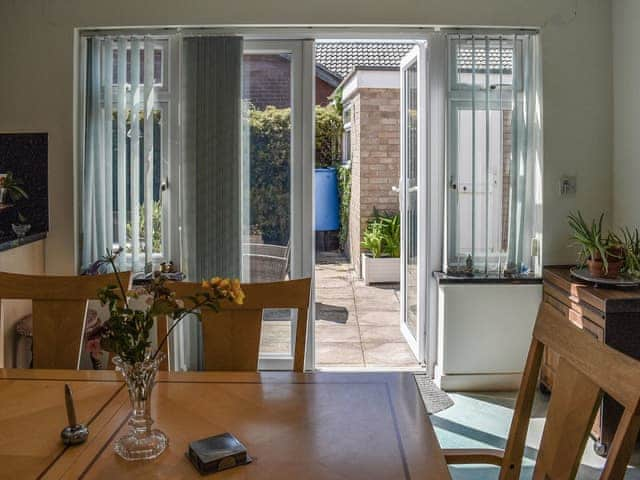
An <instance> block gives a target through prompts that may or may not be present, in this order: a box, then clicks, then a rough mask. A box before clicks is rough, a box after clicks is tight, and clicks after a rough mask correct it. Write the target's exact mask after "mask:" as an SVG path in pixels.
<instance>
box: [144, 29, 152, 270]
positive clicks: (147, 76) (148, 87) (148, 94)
mask: <svg viewBox="0 0 640 480" xmlns="http://www.w3.org/2000/svg"><path fill="white" fill-rule="evenodd" d="M153 93H154V92H153V43H152V41H151V39H150V38H145V40H144V205H145V209H144V213H145V219H144V242H145V259H144V261H145V263H149V262H151V255H152V253H153V104H154V94H153Z"/></svg>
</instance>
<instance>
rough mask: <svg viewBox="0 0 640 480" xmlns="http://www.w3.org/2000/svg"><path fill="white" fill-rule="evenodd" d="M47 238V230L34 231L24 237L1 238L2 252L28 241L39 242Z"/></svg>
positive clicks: (0, 248) (0, 247) (0, 249)
mask: <svg viewBox="0 0 640 480" xmlns="http://www.w3.org/2000/svg"><path fill="white" fill-rule="evenodd" d="M45 238H47V232H34V233H31V234H29V235H26V236H24V237H22V238H8V239H4V240H0V252H4V251H5V250H11V249H12V248H16V247H21V246H22V245H26V244H28V243H33V242H37V241H38V240H43V239H45Z"/></svg>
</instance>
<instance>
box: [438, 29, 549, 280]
mask: <svg viewBox="0 0 640 480" xmlns="http://www.w3.org/2000/svg"><path fill="white" fill-rule="evenodd" d="M448 48H449V69H448V71H449V87H448V112H449V114H448V115H449V125H448V129H447V137H448V141H447V144H448V149H447V170H448V175H447V176H448V187H449V188H448V192H449V193H448V196H447V242H446V245H447V247H446V248H447V257H446V258H447V271H449V272H450V273H458V272H462V271H463V272H465V273H467V274H484V275H488V274H494V273H496V272H497V273H500V274H502V273H508V274H536V273H539V262H540V241H541V226H542V225H541V224H542V212H541V207H542V205H541V175H542V167H541V165H542V124H541V123H542V122H541V81H542V79H541V67H540V52H539V48H540V47H539V39H538V35H537V34H530V33H526V34H516V35H485V34H449V35H448Z"/></svg>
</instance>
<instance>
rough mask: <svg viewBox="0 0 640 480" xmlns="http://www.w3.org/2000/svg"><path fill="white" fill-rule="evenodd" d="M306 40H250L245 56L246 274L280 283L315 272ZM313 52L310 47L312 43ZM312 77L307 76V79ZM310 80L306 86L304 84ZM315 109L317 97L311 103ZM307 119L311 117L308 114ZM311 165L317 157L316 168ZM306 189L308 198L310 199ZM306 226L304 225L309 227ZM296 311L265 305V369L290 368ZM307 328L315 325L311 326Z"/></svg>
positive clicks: (249, 277) (247, 277) (262, 349)
mask: <svg viewBox="0 0 640 480" xmlns="http://www.w3.org/2000/svg"><path fill="white" fill-rule="evenodd" d="M309 51H310V49H309V48H308V46H307V45H306V44H305V42H304V41H297V40H290V41H277V40H251V41H245V43H244V54H243V62H242V100H243V124H242V127H243V138H242V156H243V159H242V212H241V215H242V280H243V281H244V282H251V283H259V282H278V281H284V280H290V279H295V278H303V277H306V276H309V275H310V271H311V270H312V268H313V267H312V266H313V258H312V257H311V256H310V252H311V250H312V249H311V248H310V246H309V245H306V244H305V242H307V241H308V240H307V239H310V238H311V235H309V234H307V235H304V232H305V231H309V232H310V231H311V228H312V227H311V224H310V223H309V222H308V221H307V222H306V223H305V219H308V218H310V217H311V215H308V214H305V210H306V209H307V207H306V205H311V188H309V186H308V185H306V184H305V179H307V178H308V179H310V178H311V175H310V173H309V172H308V170H310V169H309V166H308V165H306V163H309V161H308V159H309V158H312V152H313V150H311V151H310V153H309V152H306V150H305V146H306V144H307V143H309V142H305V141H304V139H303V136H304V135H305V132H304V130H303V125H304V124H305V123H308V119H306V118H305V115H307V114H308V110H309V107H308V105H307V104H308V103H309V102H308V100H307V97H309V96H310V94H309V93H307V90H309V88H308V86H306V85H305V77H304V75H303V66H304V61H305V59H306V57H307V56H308V55H309V53H308V52H309ZM311 51H312V50H311ZM307 83H308V82H307ZM305 87H306V88H305ZM311 107H312V108H313V103H312V104H311ZM303 119H305V121H303ZM312 167H313V164H312V163H311V168H312ZM305 195H307V196H308V197H309V198H306V197H305ZM305 229H306V230H305ZM297 327H298V325H297V318H296V311H295V310H289V309H267V310H265V311H264V312H263V322H262V339H261V345H260V357H259V369H262V370H280V369H283V370H290V369H291V368H292V365H293V356H294V353H295V352H294V350H293V349H294V346H295V338H296V330H297ZM308 330H309V329H308Z"/></svg>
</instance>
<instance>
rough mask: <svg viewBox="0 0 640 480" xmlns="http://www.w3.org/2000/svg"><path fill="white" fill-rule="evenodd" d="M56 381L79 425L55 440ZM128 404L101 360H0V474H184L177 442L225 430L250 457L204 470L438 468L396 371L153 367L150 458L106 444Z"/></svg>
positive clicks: (353, 475) (268, 474)
mask: <svg viewBox="0 0 640 480" xmlns="http://www.w3.org/2000/svg"><path fill="white" fill-rule="evenodd" d="M65 383H69V384H70V385H71V388H72V390H73V394H74V399H75V404H76V410H77V414H78V419H79V421H81V422H82V423H85V424H87V426H88V428H89V438H88V440H87V441H86V442H85V443H83V444H81V445H77V446H72V447H65V446H64V445H63V444H62V442H61V440H60V431H61V430H62V428H63V427H64V426H65V425H66V414H65V407H64V384H65ZM129 413H130V403H129V398H128V394H127V390H126V388H125V387H124V384H123V382H122V380H121V378H120V377H119V376H118V374H116V373H115V372H113V371H72V370H17V369H4V370H3V369H0V478H2V479H5V478H7V479H28V478H43V479H60V478H64V479H76V478H86V479H96V478H107V479H113V480H115V479H125V478H145V479H147V478H158V479H165V478H166V479H190V478H193V479H196V478H200V477H201V476H200V474H199V473H198V472H197V471H196V470H195V468H194V467H193V466H192V465H191V463H190V462H189V460H188V459H187V458H186V457H185V452H186V451H187V448H188V444H189V443H190V442H192V441H194V440H197V439H201V438H204V437H208V436H211V435H215V434H219V433H223V432H230V433H232V434H234V435H235V436H236V437H238V439H239V440H240V441H242V442H243V443H244V444H245V445H246V447H247V450H248V453H249V455H250V456H251V457H252V459H253V461H252V462H251V463H250V464H248V465H244V466H240V467H236V468H233V469H229V470H226V471H223V472H219V473H216V474H213V476H212V478H214V479H216V480H227V479H309V480H313V479H326V480H344V479H351V480H359V479H363V480H364V479H366V480H377V479H380V480H383V479H384V480H396V479H398V480H401V479H404V480H407V479H416V480H417V479H421V480H425V479H429V480H439V479H450V476H449V471H448V469H447V465H446V463H445V459H444V456H443V454H442V451H441V450H440V446H439V444H438V440H437V438H436V435H435V433H434V430H433V427H432V425H431V422H430V421H429V417H428V415H427V414H426V412H425V409H424V405H423V403H422V399H421V398H420V395H419V393H418V390H417V388H416V385H415V380H414V378H413V376H412V375H411V374H408V373H310V374H302V373H290V372H269V373H244V372H243V373H240V372H185V373H168V372H160V373H159V374H158V379H157V383H156V386H155V388H154V391H153V397H152V416H153V418H154V420H155V423H154V427H155V428H159V429H160V430H162V431H164V432H165V433H166V434H167V436H168V437H169V447H168V448H167V450H166V451H165V452H164V453H163V454H162V455H161V456H160V457H159V458H157V459H155V460H150V461H136V462H128V461H125V460H123V459H121V458H120V457H118V456H117V455H116V454H115V452H114V451H113V447H112V444H113V442H114V440H115V439H116V438H118V436H119V435H121V434H122V433H123V432H125V431H126V429H127V428H128V426H127V420H128V417H129Z"/></svg>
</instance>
